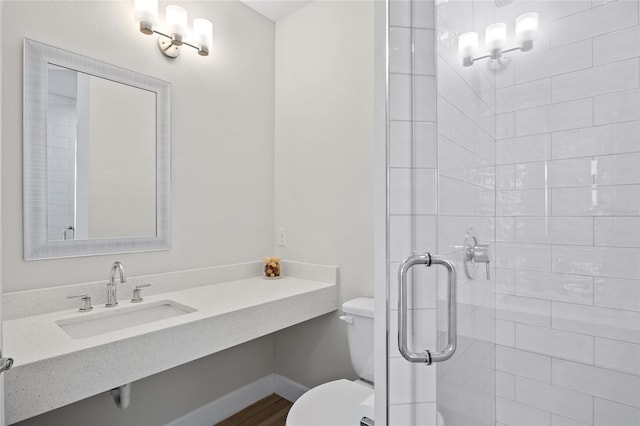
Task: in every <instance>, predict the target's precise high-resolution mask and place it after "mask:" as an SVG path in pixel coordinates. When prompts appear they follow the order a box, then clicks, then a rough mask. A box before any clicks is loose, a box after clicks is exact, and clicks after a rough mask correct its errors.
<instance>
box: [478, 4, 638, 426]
mask: <svg viewBox="0 0 640 426" xmlns="http://www.w3.org/2000/svg"><path fill="white" fill-rule="evenodd" d="M491 3H493V2H491ZM638 4H639V3H638V1H636V0H619V1H614V2H601V1H593V2H590V1H586V0H585V1H562V2H557V1H555V2H554V1H524V0H515V1H514V2H513V3H512V4H510V5H508V6H505V7H503V8H500V12H499V15H500V16H502V17H504V18H503V19H504V20H505V22H513V20H512V18H514V17H515V16H517V15H518V14H519V13H523V12H529V11H536V12H539V13H540V20H541V21H540V31H541V33H542V32H545V33H546V34H544V35H543V34H541V35H540V38H541V39H542V40H543V41H544V42H548V44H544V43H543V44H542V45H541V46H540V45H537V46H536V48H534V50H533V51H531V52H528V53H517V54H515V55H513V57H512V61H511V63H510V64H509V68H511V71H508V70H505V71H506V76H505V77H499V79H498V81H499V82H500V86H499V87H500V88H499V89H498V90H497V109H496V112H497V113H498V114H499V115H498V116H497V117H496V120H497V122H498V123H507V124H506V125H505V126H504V129H503V130H502V131H501V132H500V133H498V135H497V141H496V163H497V164H499V167H498V168H497V169H496V172H497V173H496V176H497V179H496V191H497V197H496V202H497V205H496V215H497V218H496V221H497V223H498V224H503V225H502V226H499V227H498V231H497V239H498V240H499V241H500V243H498V244H497V247H496V256H497V259H496V262H497V263H496V265H497V266H498V267H499V268H500V269H498V271H497V272H498V273H497V274H496V280H497V282H496V293H497V294H496V300H497V301H496V318H498V319H499V320H498V321H497V322H496V331H497V334H496V339H497V345H498V346H497V349H496V355H497V356H496V370H497V371H498V375H497V388H496V390H497V401H496V408H497V412H496V420H497V422H498V423H499V424H503V425H508V426H516V425H554V426H557V425H598V426H604V425H609V426H611V425H616V426H617V425H638V424H640V266H639V265H640V201H639V200H640V186H639V185H638V184H639V183H640V171H639V170H640V121H638V120H639V119H640V91H639V90H638V88H639V87H640V41H639V40H640V26H639V25H638V24H639V20H638V14H639V7H638ZM511 9H512V11H511ZM476 30H481V28H476ZM509 75H513V76H512V77H509ZM508 114H512V115H513V127H509V126H511V122H510V120H511V116H510V115H508ZM502 116H505V117H502Z"/></svg>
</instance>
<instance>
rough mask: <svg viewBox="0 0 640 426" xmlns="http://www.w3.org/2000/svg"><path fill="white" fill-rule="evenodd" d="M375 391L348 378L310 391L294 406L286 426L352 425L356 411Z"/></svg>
mask: <svg viewBox="0 0 640 426" xmlns="http://www.w3.org/2000/svg"><path fill="white" fill-rule="evenodd" d="M371 394H373V389H371V388H369V387H367V386H365V385H362V384H359V383H356V382H351V381H349V380H346V379H340V380H335V381H333V382H328V383H325V384H323V385H320V386H316V387H315V388H313V389H311V390H309V391H308V392H306V393H305V394H304V395H302V396H301V397H300V398H298V400H297V401H296V402H295V404H293V407H291V411H289V415H288V416H287V426H353V418H354V409H355V408H356V407H357V406H358V404H360V403H361V402H362V401H364V400H365V399H366V398H368V397H369V396H370V395H371Z"/></svg>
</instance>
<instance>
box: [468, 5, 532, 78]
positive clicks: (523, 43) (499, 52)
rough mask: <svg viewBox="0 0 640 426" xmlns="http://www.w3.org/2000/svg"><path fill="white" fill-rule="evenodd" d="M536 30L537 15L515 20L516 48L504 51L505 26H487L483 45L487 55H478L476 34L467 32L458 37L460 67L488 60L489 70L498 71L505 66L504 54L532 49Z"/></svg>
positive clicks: (506, 60) (500, 24) (525, 15)
mask: <svg viewBox="0 0 640 426" xmlns="http://www.w3.org/2000/svg"><path fill="white" fill-rule="evenodd" d="M537 30H538V14H537V13H536V12H530V13H525V14H524V15H520V16H519V17H518V18H517V19H516V31H515V33H516V42H517V43H518V46H516V47H513V48H510V49H505V47H506V45H507V24H505V23H504V22H499V23H495V24H492V25H489V26H488V27H487V29H486V30H485V38H484V43H485V47H486V49H487V50H488V51H489V53H487V54H485V55H482V56H476V55H477V54H478V33H476V32H468V33H464V34H461V35H460V36H459V37H458V53H459V54H460V57H461V58H462V65H463V66H465V67H470V66H471V65H473V63H474V62H475V61H479V60H480V59H489V68H491V69H492V70H498V69H500V68H502V67H503V66H505V65H506V64H507V62H508V60H509V58H508V57H507V56H506V55H505V53H509V52H513V51H515V50H520V51H522V52H528V51H529V50H531V49H533V40H534V37H535V34H536V32H537Z"/></svg>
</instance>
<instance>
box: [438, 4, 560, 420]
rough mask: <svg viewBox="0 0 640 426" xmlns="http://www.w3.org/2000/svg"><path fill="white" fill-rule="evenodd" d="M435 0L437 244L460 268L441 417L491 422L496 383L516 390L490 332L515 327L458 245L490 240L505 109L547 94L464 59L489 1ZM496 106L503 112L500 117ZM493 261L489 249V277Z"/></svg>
mask: <svg viewBox="0 0 640 426" xmlns="http://www.w3.org/2000/svg"><path fill="white" fill-rule="evenodd" d="M437 3H438V5H437V6H436V12H437V13H436V23H437V35H438V37H437V40H438V46H437V49H438V50H437V53H438V55H437V89H438V90H437V94H438V98H437V100H438V102H437V109H438V123H437V131H438V145H437V149H438V151H437V159H438V163H437V166H438V168H437V175H438V180H437V182H438V184H437V197H438V203H437V214H438V215H437V224H438V248H437V250H438V253H439V254H442V255H447V256H448V257H449V258H451V259H452V260H455V261H456V266H457V269H458V284H457V290H458V306H457V308H458V330H457V331H458V349H457V351H456V354H455V355H454V356H453V357H452V358H451V359H450V360H448V361H446V362H444V363H440V364H438V365H437V369H438V376H437V380H438V381H437V408H438V415H439V418H440V419H441V421H439V424H447V425H478V426H481V425H491V426H493V425H495V395H496V391H498V392H499V393H501V394H502V395H505V396H510V397H512V394H513V390H514V385H513V383H514V382H513V377H514V376H513V375H511V376H509V375H507V374H504V375H503V376H501V377H499V378H497V377H496V372H495V369H494V363H495V356H496V355H495V340H496V338H499V339H500V340H501V341H503V342H505V343H507V342H508V343H510V344H513V343H514V339H515V329H514V326H513V323H512V322H511V323H509V322H506V321H505V322H502V323H501V324H500V327H499V326H498V325H497V324H496V322H497V321H496V318H495V315H494V311H495V303H496V301H495V296H494V293H495V288H494V287H495V284H494V282H493V281H491V280H487V278H486V275H485V267H484V265H477V266H476V267H475V269H476V274H477V275H476V278H475V279H473V280H471V279H468V278H467V277H466V275H465V273H464V266H463V263H462V261H461V260H462V256H461V254H460V246H461V245H462V244H463V242H464V238H465V234H466V233H467V232H468V230H469V228H473V229H474V230H475V233H476V235H477V236H478V238H479V239H480V243H489V244H492V245H493V243H494V241H495V235H496V221H495V215H496V192H495V189H496V183H497V180H498V179H499V178H498V174H497V170H496V167H495V164H496V163H495V161H496V160H495V158H496V143H495V139H496V133H500V134H504V135H508V136H513V131H514V129H515V116H514V115H513V114H510V112H511V111H513V110H514V109H515V108H517V107H518V105H524V106H527V105H531V106H536V105H540V104H543V103H544V102H545V99H546V98H545V95H544V93H543V90H539V91H538V94H539V99H538V98H533V99H529V98H528V97H527V96H526V88H521V90H520V91H518V90H514V91H513V93H512V95H513V96H500V95H499V94H498V93H497V92H496V83H495V74H494V73H493V72H491V71H490V70H488V69H487V68H486V67H471V68H464V67H462V66H461V63H460V59H459V57H458V52H457V44H456V43H455V39H456V37H457V35H458V34H461V33H462V32H464V31H465V30H471V29H472V28H475V27H476V26H477V27H482V28H484V26H486V24H488V23H489V20H490V19H491V18H492V16H493V6H492V5H491V4H489V2H476V3H472V2H437ZM548 93H549V90H548V89H547V94H548ZM523 94H524V95H523ZM546 97H547V98H549V97H550V95H547V96H546ZM496 109H498V110H500V112H504V114H501V115H500V116H499V117H500V118H501V119H500V120H498V121H496ZM500 172H501V173H502V174H501V175H500V178H502V181H501V185H503V186H507V187H512V178H513V174H509V172H508V171H506V170H501V171H500ZM510 225H513V221H511V223H501V224H500V229H501V231H502V233H503V234H505V235H508V234H510V233H511V234H512V233H513V231H514V229H513V227H510ZM495 265H496V264H495V258H493V257H492V259H491V275H492V276H494V277H495V274H496V271H495V268H494V266H495ZM444 290H445V287H444V283H443V282H442V278H441V283H440V290H439V300H438V302H439V310H438V314H439V321H438V326H439V333H438V336H439V347H443V346H444V345H445V337H446V333H447V315H448V310H447V305H446V299H445V296H444ZM503 326H504V327H503ZM498 336H499V337H498Z"/></svg>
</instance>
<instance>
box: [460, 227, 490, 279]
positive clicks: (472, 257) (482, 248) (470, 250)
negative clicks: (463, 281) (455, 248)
mask: <svg viewBox="0 0 640 426" xmlns="http://www.w3.org/2000/svg"><path fill="white" fill-rule="evenodd" d="M462 250H463V260H464V274H465V275H466V276H467V278H469V279H470V280H474V279H475V278H476V264H478V263H484V264H485V268H486V272H487V280H490V279H491V266H490V263H491V255H490V252H489V244H480V239H479V238H478V236H477V234H476V231H475V230H474V229H473V228H469V229H467V234H466V235H465V236H464V244H463V246H462Z"/></svg>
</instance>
